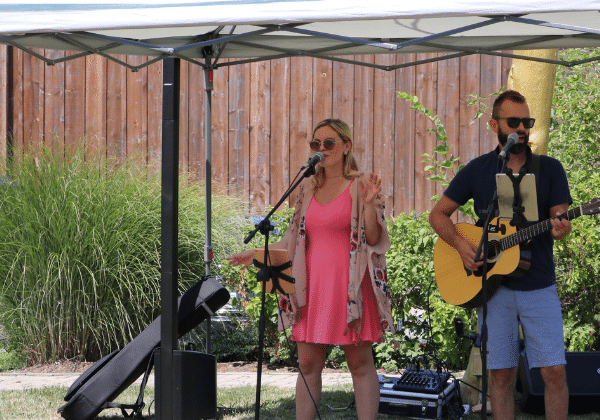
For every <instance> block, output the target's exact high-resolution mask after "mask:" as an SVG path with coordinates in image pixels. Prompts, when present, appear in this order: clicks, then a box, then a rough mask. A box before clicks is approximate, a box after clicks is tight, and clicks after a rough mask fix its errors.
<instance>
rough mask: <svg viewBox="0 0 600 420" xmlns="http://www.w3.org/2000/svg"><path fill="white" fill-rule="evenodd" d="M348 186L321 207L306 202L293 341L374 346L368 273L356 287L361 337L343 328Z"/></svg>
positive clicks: (375, 321)
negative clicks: (303, 281) (302, 286)
mask: <svg viewBox="0 0 600 420" xmlns="http://www.w3.org/2000/svg"><path fill="white" fill-rule="evenodd" d="M351 217H352V196H351V194H350V186H348V188H346V190H345V191H344V192H343V193H342V194H340V195H339V196H338V197H337V198H336V199H335V200H333V201H332V202H331V203H329V204H326V205H321V204H319V203H318V202H317V200H316V199H315V198H314V196H313V197H312V199H311V202H310V205H309V207H308V210H307V211H306V217H305V228H306V238H307V246H306V278H307V288H308V289H307V292H308V293H307V304H306V306H305V307H304V308H302V313H303V316H302V318H301V319H300V321H298V322H297V323H296V324H294V327H293V330H292V333H293V337H294V339H295V341H306V342H309V343H321V344H338V345H346V344H353V343H356V342H360V341H372V342H377V341H378V340H379V338H380V337H381V328H380V326H379V315H378V312H377V304H376V302H375V294H374V293H373V287H372V286H371V280H370V277H369V275H368V273H365V274H366V275H365V277H364V278H363V282H362V285H361V288H362V294H363V317H362V322H361V325H362V328H361V331H360V334H358V333H356V332H354V331H351V330H348V331H347V330H346V328H347V321H346V309H347V306H348V284H349V281H348V278H349V273H350V221H351Z"/></svg>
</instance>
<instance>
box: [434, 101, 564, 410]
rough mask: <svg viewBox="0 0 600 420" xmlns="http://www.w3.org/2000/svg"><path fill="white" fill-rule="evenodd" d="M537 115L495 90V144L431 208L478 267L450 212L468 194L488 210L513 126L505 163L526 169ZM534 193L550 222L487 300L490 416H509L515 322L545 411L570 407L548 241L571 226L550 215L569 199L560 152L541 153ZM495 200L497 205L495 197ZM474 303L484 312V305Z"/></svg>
mask: <svg viewBox="0 0 600 420" xmlns="http://www.w3.org/2000/svg"><path fill="white" fill-rule="evenodd" d="M534 122H535V120H534V119H533V118H531V117H530V115H529V107H528V106H527V102H526V101H525V98H524V97H523V96H522V95H521V94H520V93H518V92H516V91H506V92H504V93H502V94H501V95H500V96H498V98H497V99H496V100H495V102H494V106H493V109H492V118H491V119H490V126H491V128H492V130H493V131H494V132H495V133H496V134H497V135H498V143H499V146H498V147H497V148H496V149H495V150H494V151H492V152H489V153H486V154H484V155H482V156H479V157H478V158H476V159H473V160H472V161H471V162H469V163H468V164H467V165H466V166H465V167H464V168H463V169H462V170H460V171H459V172H458V173H457V175H456V177H455V178H454V179H453V180H452V182H451V183H450V185H449V187H448V188H447V189H446V191H445V192H444V195H443V196H442V198H441V199H440V201H439V202H438V203H437V204H436V206H435V207H434V208H433V210H432V211H431V215H430V217H429V222H430V224H431V226H432V227H433V229H434V230H435V231H436V232H437V234H438V235H439V237H440V240H443V241H445V242H446V243H447V244H448V245H450V246H451V247H453V248H454V249H456V251H457V252H458V254H459V255H460V258H461V259H462V263H463V265H464V267H465V268H466V269H468V270H472V271H475V270H477V269H478V268H479V267H480V266H481V265H482V264H483V261H482V260H481V259H480V261H475V256H476V250H477V246H478V244H477V243H473V242H472V241H469V240H467V239H466V238H465V237H464V235H461V234H460V231H459V230H458V229H456V225H455V224H454V223H453V221H452V219H451V215H452V214H453V213H454V212H455V211H456V210H457V209H458V207H459V206H461V205H463V204H465V203H466V202H467V201H468V200H469V199H471V198H473V199H474V202H475V212H476V213H477V215H478V216H479V217H480V218H482V217H483V218H485V215H484V211H485V210H486V209H487V207H488V204H489V203H490V202H491V201H492V199H493V197H494V192H495V188H496V187H495V186H496V182H495V175H496V173H498V172H500V171H501V168H502V163H503V162H502V159H501V158H499V152H500V150H501V148H502V147H503V146H504V145H505V144H506V142H507V139H508V136H509V135H510V134H512V133H516V134H518V136H519V141H518V143H517V144H515V145H514V146H513V147H512V148H511V149H510V153H509V154H508V155H507V156H510V158H509V159H508V164H507V167H508V168H510V169H512V171H513V172H514V173H519V170H521V168H523V169H528V168H529V166H530V164H531V161H532V153H531V148H530V147H529V145H528V141H529V131H530V129H531V127H532V126H533V124H534ZM505 159H506V157H505ZM536 193H537V201H538V203H537V204H538V212H539V220H544V219H548V218H552V219H551V223H552V228H551V229H549V230H548V231H547V232H545V233H543V234H541V235H539V236H536V237H534V238H533V239H532V240H531V266H530V268H529V270H528V271H527V273H526V274H525V275H524V276H522V277H518V278H516V277H511V276H506V278H505V280H504V282H503V284H502V285H501V286H500V287H499V288H498V290H497V291H496V293H495V294H494V295H493V296H492V297H491V299H490V300H489V302H488V317H487V324H488V332H489V335H488V342H487V346H488V350H489V355H488V368H489V369H490V373H491V383H490V395H491V403H492V411H493V414H494V419H495V420H504V419H514V396H513V384H514V381H515V377H516V373H517V367H518V363H519V329H518V325H519V323H520V324H522V326H523V332H524V336H525V347H526V351H527V356H528V361H529V365H530V367H531V368H540V370H541V375H542V378H543V380H544V383H545V386H546V388H545V408H546V417H547V418H548V419H552V420H565V419H566V418H567V414H568V401H569V392H568V389H567V381H566V371H565V364H566V359H565V348H564V334H563V323H562V314H561V308H560V301H559V299H558V294H557V291H556V277H555V272H554V270H555V267H554V255H553V241H554V240H562V239H564V238H566V237H567V236H568V235H569V233H570V232H571V223H570V221H569V220H567V219H566V218H560V217H555V216H559V215H562V214H564V213H565V212H566V211H567V210H568V207H569V205H570V204H572V199H571V195H570V192H569V186H568V183H567V177H566V174H565V171H564V169H563V167H562V165H561V164H560V162H559V161H558V160H556V159H553V158H550V157H548V156H540V172H539V177H538V179H537V187H536ZM495 208H496V211H497V203H496V206H495ZM477 310H478V315H479V319H480V320H481V312H482V311H481V307H479V308H478V309H477Z"/></svg>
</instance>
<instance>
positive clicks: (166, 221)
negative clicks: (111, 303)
mask: <svg viewBox="0 0 600 420" xmlns="http://www.w3.org/2000/svg"><path fill="white" fill-rule="evenodd" d="M180 65H181V63H180V59H179V58H167V59H165V60H164V61H163V126H162V179H161V287H160V296H161V298H160V303H161V321H160V339H161V351H160V382H161V383H160V395H159V398H160V413H157V415H158V416H157V419H159V420H171V419H173V382H174V381H173V350H177V335H178V332H177V294H178V291H177V283H178V277H177V273H178V263H177V262H178V261H177V260H178V246H179V242H178V210H179V206H178V201H179V81H180ZM180 392H181V390H180Z"/></svg>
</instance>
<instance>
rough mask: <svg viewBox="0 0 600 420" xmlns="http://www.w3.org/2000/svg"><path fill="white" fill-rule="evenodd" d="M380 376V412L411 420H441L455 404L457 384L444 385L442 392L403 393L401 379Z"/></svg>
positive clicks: (424, 390)
mask: <svg viewBox="0 0 600 420" xmlns="http://www.w3.org/2000/svg"><path fill="white" fill-rule="evenodd" d="M378 376H379V393H380V396H379V412H380V413H382V414H390V415H395V416H403V417H408V418H411V419H440V418H442V416H443V415H445V414H446V412H447V411H448V407H449V406H450V404H452V403H455V402H456V401H454V400H455V399H456V398H457V395H456V384H455V383H454V382H448V383H444V384H443V386H442V391H440V392H439V393H430V392H427V390H426V389H425V388H424V389H423V391H422V392H416V389H415V390H414V391H403V390H398V389H394V388H402V386H398V385H400V383H399V380H400V378H396V377H389V376H385V375H381V374H380V375H378Z"/></svg>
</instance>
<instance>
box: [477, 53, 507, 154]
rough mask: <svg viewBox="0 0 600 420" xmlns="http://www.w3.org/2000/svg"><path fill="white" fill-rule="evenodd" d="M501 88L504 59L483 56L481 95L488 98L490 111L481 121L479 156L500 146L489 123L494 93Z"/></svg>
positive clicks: (487, 103)
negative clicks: (489, 127)
mask: <svg viewBox="0 0 600 420" xmlns="http://www.w3.org/2000/svg"><path fill="white" fill-rule="evenodd" d="M500 87H502V57H496V56H492V55H482V56H481V79H480V81H479V92H480V93H479V95H480V96H481V97H486V98H488V99H487V100H486V101H485V103H486V105H487V106H488V111H487V112H486V113H485V114H484V115H483V116H482V117H481V118H480V119H479V133H480V134H479V136H480V138H479V154H483V153H487V152H489V151H490V150H492V149H494V148H495V147H496V145H497V144H498V137H497V136H496V134H495V133H494V132H493V131H492V130H491V129H490V130H488V123H489V121H490V118H491V116H492V105H493V103H494V99H496V97H495V96H492V93H494V92H496V91H497V90H498V89H500ZM504 90H506V89H504Z"/></svg>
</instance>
